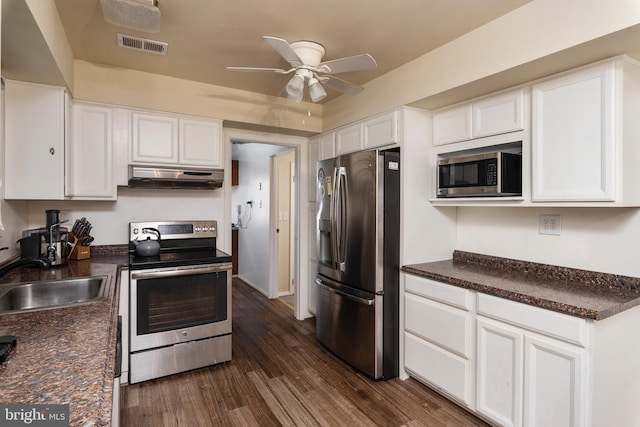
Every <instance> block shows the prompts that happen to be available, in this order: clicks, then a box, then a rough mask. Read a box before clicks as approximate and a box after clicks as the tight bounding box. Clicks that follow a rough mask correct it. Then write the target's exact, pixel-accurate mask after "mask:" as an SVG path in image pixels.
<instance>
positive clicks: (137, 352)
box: [129, 221, 231, 383]
mask: <svg viewBox="0 0 640 427" xmlns="http://www.w3.org/2000/svg"><path fill="white" fill-rule="evenodd" d="M217 230H218V227H217V222H216V221H164V222H132V223H130V224H129V271H130V273H129V274H130V316H131V317H130V340H131V345H130V351H129V361H130V366H129V374H130V382H131V383H137V382H141V381H146V380H150V379H153V378H158V377H162V376H166V375H171V374H175V373H178V372H184V371H188V370H191V369H196V368H201V367H204V366H208V365H212V364H216V363H220V362H226V361H229V360H231V255H228V254H226V253H224V252H222V251H220V250H218V249H217V248H216V238H217V236H218V231H217ZM152 241H153V242H152ZM156 242H158V243H159V245H158V244H157V243H156ZM155 253H157V255H156V254H155ZM150 254H151V255H150Z"/></svg>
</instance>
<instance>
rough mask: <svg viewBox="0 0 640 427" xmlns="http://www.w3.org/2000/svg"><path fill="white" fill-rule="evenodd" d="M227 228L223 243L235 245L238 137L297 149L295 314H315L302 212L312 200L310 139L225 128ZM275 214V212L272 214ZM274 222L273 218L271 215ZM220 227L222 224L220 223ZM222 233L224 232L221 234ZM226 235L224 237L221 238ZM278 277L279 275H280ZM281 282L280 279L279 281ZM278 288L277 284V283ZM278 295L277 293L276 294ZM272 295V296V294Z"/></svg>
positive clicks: (300, 316) (298, 316)
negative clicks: (234, 160)
mask: <svg viewBox="0 0 640 427" xmlns="http://www.w3.org/2000/svg"><path fill="white" fill-rule="evenodd" d="M223 140H224V152H225V154H224V158H225V163H224V164H225V172H224V184H223V189H224V206H225V208H224V224H225V226H224V228H223V233H219V234H218V241H219V242H220V241H221V243H222V247H223V248H226V249H227V250H230V248H231V232H230V230H231V222H232V215H231V208H232V207H231V148H232V143H233V142H234V141H236V142H239V141H242V142H251V143H257V144H270V145H281V146H287V147H291V148H294V149H295V168H296V176H297V177H298V178H297V185H296V189H295V193H296V194H295V197H296V200H295V211H296V212H297V213H298V215H297V217H296V221H295V226H294V228H295V231H294V236H295V237H294V238H295V245H294V248H293V250H294V253H295V263H294V265H295V276H294V280H295V283H296V284H297V289H296V290H297V292H296V293H295V298H294V315H295V317H296V319H298V320H303V319H306V318H308V317H312V316H313V315H312V314H311V313H310V312H309V307H308V300H309V284H308V283H306V281H303V280H302V278H306V277H309V263H308V262H306V261H307V260H308V257H309V241H308V239H309V236H308V235H307V234H308V233H307V232H306V231H305V230H307V228H308V225H307V224H308V218H307V216H306V215H300V212H306V210H307V207H306V203H307V200H308V194H307V193H308V184H307V179H308V176H309V173H308V170H309V167H308V158H309V157H308V141H309V139H308V138H306V137H301V136H292V135H283V134H276V133H267V132H259V131H251V130H242V129H224V139H223ZM270 216H271V215H270ZM270 222H271V218H270ZM219 228H220V227H219ZM270 229H271V231H270V233H269V247H270V249H271V250H273V249H274V247H275V227H271V226H270ZM221 235H222V236H221ZM221 237H222V238H221ZM269 269H270V270H274V269H275V270H276V273H275V274H277V265H276V266H274V265H273V263H272V262H270V263H269ZM273 276H274V273H273V272H272V271H270V272H269V289H272V288H273V283H272V280H273ZM276 278H277V276H276ZM276 286H277V282H276ZM276 289H277V287H276ZM276 296H277V295H276ZM270 297H271V296H270Z"/></svg>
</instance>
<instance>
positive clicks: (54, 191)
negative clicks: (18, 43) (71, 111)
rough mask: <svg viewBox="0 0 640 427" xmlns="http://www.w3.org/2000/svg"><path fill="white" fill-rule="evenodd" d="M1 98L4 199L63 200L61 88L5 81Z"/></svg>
mask: <svg viewBox="0 0 640 427" xmlns="http://www.w3.org/2000/svg"><path fill="white" fill-rule="evenodd" d="M4 96H5V117H4V123H5V164H4V171H5V188H4V194H5V198H6V199H42V200H60V199H63V198H64V146H65V118H66V112H65V110H66V108H67V96H66V93H65V89H64V88H61V87H54V86H46V85H39V84H32V83H23V82H17V81H11V80H7V81H5V91H4Z"/></svg>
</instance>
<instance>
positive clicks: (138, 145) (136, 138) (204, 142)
mask: <svg viewBox="0 0 640 427" xmlns="http://www.w3.org/2000/svg"><path fill="white" fill-rule="evenodd" d="M131 122H132V124H131V127H132V129H131V131H132V138H131V163H134V164H137V163H142V164H163V165H175V166H196V167H198V166H210V167H221V164H222V142H221V140H222V122H221V121H220V120H214V119H198V118H187V117H179V116H176V115H169V114H159V113H151V112H139V111H134V112H132V113H131Z"/></svg>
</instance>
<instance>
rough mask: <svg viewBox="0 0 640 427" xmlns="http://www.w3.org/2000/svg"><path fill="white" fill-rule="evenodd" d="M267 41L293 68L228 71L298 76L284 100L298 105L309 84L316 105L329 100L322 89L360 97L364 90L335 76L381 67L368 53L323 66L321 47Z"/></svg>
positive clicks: (266, 38)
mask: <svg viewBox="0 0 640 427" xmlns="http://www.w3.org/2000/svg"><path fill="white" fill-rule="evenodd" d="M263 38H264V40H265V41H266V42H267V43H269V45H270V46H271V47H272V48H273V49H274V50H275V51H276V52H278V53H279V54H280V55H281V56H282V57H283V58H284V59H286V60H287V62H288V63H289V64H291V67H292V68H290V69H288V70H285V69H281V68H261V67H227V69H228V70H231V71H249V72H253V71H257V72H272V73H278V74H289V73H294V75H293V77H291V79H290V80H289V82H288V83H287V85H286V86H285V87H284V89H283V90H282V92H281V93H280V96H287V98H289V99H292V100H294V101H296V102H300V101H302V96H303V94H304V83H305V81H306V82H308V85H309V96H310V97H311V100H312V101H313V102H318V101H320V100H322V99H323V98H324V97H325V96H327V92H326V91H325V90H324V87H323V86H322V85H326V86H328V87H330V88H332V89H335V90H337V91H339V92H342V93H345V94H347V95H355V94H358V93H360V92H362V90H363V89H362V87H360V86H357V85H354V84H352V83H349V82H347V81H345V80H341V79H339V78H337V77H334V76H333V74H338V73H346V72H349V71H360V70H369V69H372V68H376V67H377V66H378V64H377V63H376V61H375V59H373V57H372V56H371V55H369V54H368V53H366V54H362V55H356V56H350V57H347V58H340V59H334V60H331V61H324V62H320V61H322V57H323V56H324V53H325V51H324V47H323V46H322V45H321V44H319V43H316V42H312V41H297V42H293V43H289V42H287V41H286V40H284V39H281V38H278V37H271V36H263Z"/></svg>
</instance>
